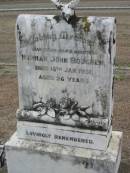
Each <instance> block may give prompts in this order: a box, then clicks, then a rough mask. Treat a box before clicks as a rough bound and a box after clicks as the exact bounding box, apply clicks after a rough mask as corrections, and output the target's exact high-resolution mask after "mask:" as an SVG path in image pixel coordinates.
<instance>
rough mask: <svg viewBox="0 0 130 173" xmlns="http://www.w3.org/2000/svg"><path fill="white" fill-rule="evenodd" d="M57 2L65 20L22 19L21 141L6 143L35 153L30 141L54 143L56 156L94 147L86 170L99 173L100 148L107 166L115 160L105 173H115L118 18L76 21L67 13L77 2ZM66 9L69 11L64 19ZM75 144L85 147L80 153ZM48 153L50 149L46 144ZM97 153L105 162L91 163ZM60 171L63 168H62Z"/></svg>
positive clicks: (19, 59)
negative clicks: (72, 149)
mask: <svg viewBox="0 0 130 173" xmlns="http://www.w3.org/2000/svg"><path fill="white" fill-rule="evenodd" d="M56 2H57V3H58V4H56V5H57V6H58V5H59V6H58V8H61V6H62V8H61V10H62V15H61V16H60V15H59V16H54V15H20V16H19V17H18V19H17V23H16V43H17V45H16V46H17V65H18V84H19V110H18V111H17V120H18V123H17V137H16V136H14V137H12V140H11V141H10V142H9V143H8V144H7V146H12V147H13V148H14V146H15V147H16V148H19V149H20V148H21V147H22V145H23V147H24V148H25V150H29V147H30V145H31V143H32V146H33V147H34V148H35V147H36V146H37V147H38V146H39V145H43V144H44V145H46V143H53V144H47V145H48V146H49V149H48V152H49V153H50V154H52V153H53V154H54V153H55V154H54V155H55V157H56V155H57V154H59V153H58V152H57V150H58V147H59V146H58V144H62V146H64V147H65V146H66V147H67V145H68V146H72V147H74V150H75V151H76V152H78V150H79V152H85V151H86V150H88V151H87V152H90V153H91V154H92V157H89V156H88V154H87V155H86V158H87V159H88V167H89V166H90V165H91V163H90V162H92V164H93V165H94V168H90V169H88V171H89V172H92V173H95V172H96V171H97V172H96V173H98V172H101V171H99V170H100V169H99V170H98V168H97V167H100V164H99V162H102V161H101V160H102V159H103V158H102V157H103V156H100V154H101V151H100V150H103V151H102V152H105V154H106V156H105V157H104V158H107V159H108V161H105V162H103V163H101V164H106V162H109V163H112V164H113V165H114V164H115V166H113V165H112V168H111V166H110V165H111V164H110V165H109V164H108V168H106V167H105V165H104V167H103V168H102V171H103V172H104V171H105V172H104V173H109V172H110V171H111V172H113V173H115V172H117V170H118V163H119V162H120V158H119V155H117V153H118V152H120V148H121V146H120V145H119V143H120V141H121V134H120V133H112V125H111V119H112V112H113V67H114V59H115V53H116V52H115V50H116V20H115V18H113V17H93V16H90V17H77V16H75V14H72V13H71V10H72V9H69V6H71V7H72V3H71V4H70V5H64V4H61V3H60V4H59V1H56ZM75 2H76V1H75ZM73 5H74V4H73ZM66 9H67V10H68V11H67V10H66ZM63 10H66V11H67V12H68V13H65V14H64V11H63ZM69 10H70V11H69ZM68 14H69V15H68ZM70 14H71V15H70ZM112 134H113V136H112ZM117 136H118V137H119V139H118V140H117ZM111 137H112V139H111ZM16 138H18V139H16ZM13 140H14V142H13ZM28 140H29V141H30V142H28ZM24 141H25V143H26V144H27V146H26V144H25V143H24ZM114 141H115V143H116V145H117V146H118V147H115V148H114V151H115V153H116V154H115V156H114V157H113V160H112V159H110V158H109V155H111V154H112V152H113V151H112V147H113V145H114ZM17 142H19V143H20V144H18V145H17V144H16V143H17ZM35 143H36V144H35ZM108 144H110V145H109V147H108ZM37 147H36V151H37V149H38V148H37ZM55 147H56V148H57V150H54V148H55ZM77 147H78V148H79V147H80V148H84V149H81V151H80V149H78V148H77ZM7 148H8V147H7ZM59 149H60V147H59ZM92 149H94V150H95V151H93V150H92ZM66 150H67V148H66V149H64V151H62V152H63V153H64V152H65V153H66ZM96 150H97V151H96ZM42 151H44V152H47V150H44V147H43V150H42ZM42 151H41V152H42ZM70 151H71V149H70ZM109 151H110V152H109ZM62 152H61V153H60V154H61V155H62V154H63V153H62ZM99 153H100V154H99ZM17 154H18V155H19V153H17ZM17 154H16V155H17ZM80 154H81V153H79V155H77V156H76V155H74V154H72V155H73V157H75V156H76V157H77V158H78V157H82V156H80ZM18 155H17V156H16V157H18ZM67 155H68V156H67V157H70V155H69V154H68V153H67ZM8 156H9V157H10V154H8ZM97 156H99V159H95V162H93V159H94V157H95V158H97ZM22 157H23V158H24V157H25V158H26V156H25V155H23V156H22ZM33 157H35V154H34V156H33ZM38 157H39V156H38ZM39 158H40V157H39ZM43 159H44V158H43ZM45 160H46V159H45ZM60 162H62V159H61V160H60ZM69 164H71V162H70V163H69ZM78 164H80V162H79V163H78ZM96 165H97V166H96ZM55 166H56V165H55ZM55 166H54V167H55ZM79 169H80V166H79ZM106 169H107V170H106ZM12 170H13V171H14V168H12ZM94 170H95V172H94ZM55 171H59V170H58V168H55ZM15 172H20V171H14V172H13V173H15ZM24 172H25V171H24ZM27 172H29V171H27ZM34 172H38V171H34ZM39 172H40V171H39ZM39 172H38V173H39ZM10 173H12V171H10Z"/></svg>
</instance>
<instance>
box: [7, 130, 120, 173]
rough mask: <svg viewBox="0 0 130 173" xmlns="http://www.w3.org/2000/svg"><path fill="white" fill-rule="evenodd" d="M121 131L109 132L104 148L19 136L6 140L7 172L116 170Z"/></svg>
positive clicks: (97, 172)
mask: <svg viewBox="0 0 130 173" xmlns="http://www.w3.org/2000/svg"><path fill="white" fill-rule="evenodd" d="M121 143H122V133H121V132H112V138H111V141H110V144H109V147H108V148H107V150H106V151H99V150H91V149H84V148H76V147H70V146H64V145H59V144H50V143H42V142H37V143H36V142H34V141H28V140H22V139H18V137H17V133H15V134H14V135H13V136H12V137H11V139H10V140H9V141H8V142H7V143H6V158H7V166H8V173H41V172H44V173H52V172H53V173H61V172H64V173H68V172H71V173H86V172H87V173H117V172H118V168H119V164H120V159H121Z"/></svg>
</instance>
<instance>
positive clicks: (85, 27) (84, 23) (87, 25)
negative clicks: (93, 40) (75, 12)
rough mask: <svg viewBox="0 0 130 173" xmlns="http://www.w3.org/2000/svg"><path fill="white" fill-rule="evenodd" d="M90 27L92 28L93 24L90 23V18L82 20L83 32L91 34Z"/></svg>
mask: <svg viewBox="0 0 130 173" xmlns="http://www.w3.org/2000/svg"><path fill="white" fill-rule="evenodd" d="M90 26H91V23H89V21H88V18H87V17H83V18H82V27H83V30H84V31H85V32H89V31H90Z"/></svg>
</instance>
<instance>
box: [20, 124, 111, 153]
mask: <svg viewBox="0 0 130 173" xmlns="http://www.w3.org/2000/svg"><path fill="white" fill-rule="evenodd" d="M111 133H112V127H111V128H110V129H109V130H108V131H105V132H103V131H94V130H84V129H80V128H73V127H67V126H58V125H57V126H56V125H51V124H44V123H32V122H26V121H18V122H17V135H18V138H20V139H26V140H33V141H35V142H37V141H38V142H49V143H54V144H62V145H68V146H74V147H81V148H89V149H95V150H96V149H98V150H106V149H107V147H108V145H109V142H110V139H111V135H112V134H111Z"/></svg>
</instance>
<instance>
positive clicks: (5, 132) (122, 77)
mask: <svg viewBox="0 0 130 173" xmlns="http://www.w3.org/2000/svg"><path fill="white" fill-rule="evenodd" d="M19 13H21V12H13V13H10V12H8V13H0V141H2V142H5V141H6V140H7V139H8V138H9V137H10V136H11V135H12V133H13V132H14V131H15V128H16V118H15V112H16V109H17V108H18V92H17V74H16V66H15V64H16V53H15V49H16V47H15V37H14V31H15V22H16V17H17V15H18V14H19ZM26 13H28V12H26ZM33 13H35V14H37V13H40V14H47V12H43V11H42V12H33ZM50 13H51V14H52V12H50ZM81 14H82V15H98V16H99V15H100V16H105V15H106V16H116V18H117V58H116V65H117V66H118V69H119V71H118V73H117V74H116V78H115V84H114V115H113V130H119V131H123V133H124V138H123V152H122V162H121V167H120V171H119V173H129V172H130V171H129V170H130V164H129V162H130V118H129V117H130V71H129V70H128V71H126V72H124V71H123V72H122V71H121V70H120V69H122V67H128V69H129V67H130V22H129V21H130V20H129V18H130V12H129V11H125V12H123V11H119V12H117V11H112V12H109V11H106V12H105V11H102V12H96V13H95V12H91V11H89V12H88V13H87V14H86V13H85V12H83V13H81ZM1 171H2V172H1ZM5 172H6V171H5V170H0V173H5Z"/></svg>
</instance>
